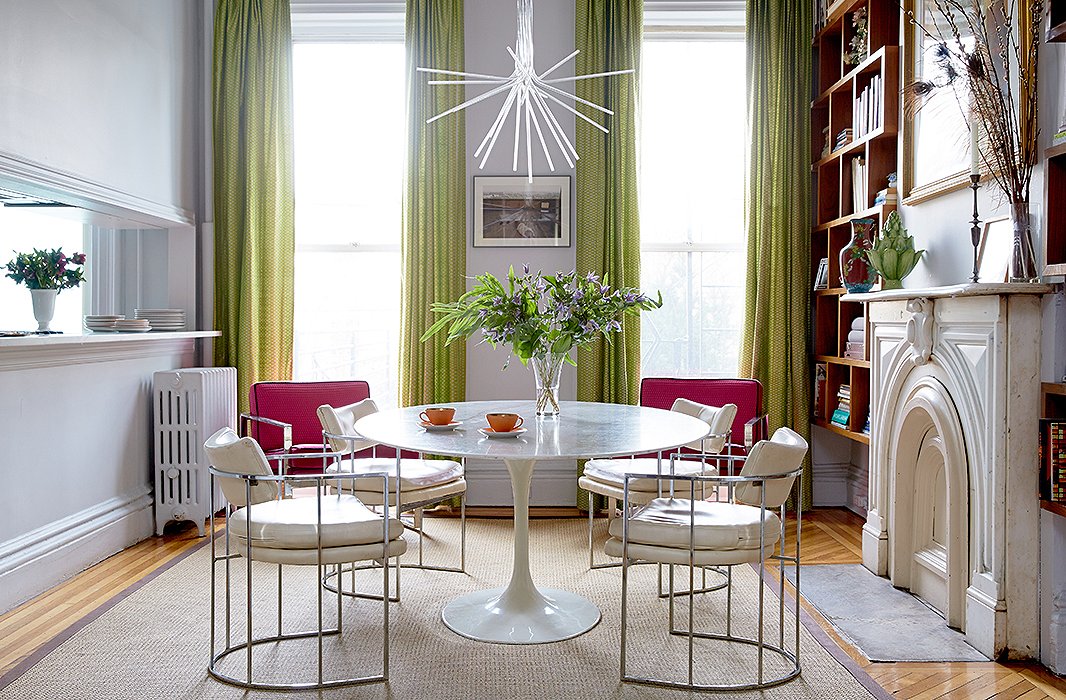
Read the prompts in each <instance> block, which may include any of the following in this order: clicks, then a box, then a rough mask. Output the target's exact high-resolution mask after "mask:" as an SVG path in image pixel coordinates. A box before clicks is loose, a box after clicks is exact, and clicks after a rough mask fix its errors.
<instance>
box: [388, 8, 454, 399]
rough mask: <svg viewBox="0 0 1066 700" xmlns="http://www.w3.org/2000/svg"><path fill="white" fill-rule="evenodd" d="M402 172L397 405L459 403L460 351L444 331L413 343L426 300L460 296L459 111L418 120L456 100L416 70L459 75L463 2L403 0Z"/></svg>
mask: <svg viewBox="0 0 1066 700" xmlns="http://www.w3.org/2000/svg"><path fill="white" fill-rule="evenodd" d="M406 45H407V169H406V175H405V183H404V203H403V237H402V242H401V258H402V265H401V267H402V276H401V287H402V292H401V303H400V404H401V405H403V406H412V405H416V404H423V403H439V402H451V401H462V400H463V399H464V398H465V396H466V346H465V344H463V343H453V344H452V345H450V346H448V347H445V345H444V340H445V334H443V333H440V334H437V335H436V336H434V337H433V338H432V339H430V340H428V341H426V342H424V343H423V342H420V341H419V338H420V337H421V336H422V334H423V333H424V332H425V331H426V329H428V328H429V326H430V325H432V323H433V320H434V318H433V314H432V313H430V306H431V304H433V302H437V301H442V302H448V301H455V300H456V299H458V298H459V297H460V296H461V295H462V294H463V293H464V292H465V291H466V278H465V275H466V125H465V121H464V119H463V113H462V112H459V113H457V114H451V115H448V116H447V117H444V118H443V119H439V120H437V121H435V122H433V123H432V124H426V119H428V118H429V117H432V116H434V115H436V114H439V113H441V112H443V111H445V110H447V109H449V108H451V107H454V106H455V105H457V104H459V103H461V102H462V101H463V99H464V91H463V88H462V87H458V86H444V85H427V84H426V82H427V81H428V80H429V77H428V76H427V75H426V74H425V73H418V72H417V71H416V70H415V69H416V68H418V67H419V66H424V67H430V68H443V69H446V70H457V71H461V70H463V0H407V30H406Z"/></svg>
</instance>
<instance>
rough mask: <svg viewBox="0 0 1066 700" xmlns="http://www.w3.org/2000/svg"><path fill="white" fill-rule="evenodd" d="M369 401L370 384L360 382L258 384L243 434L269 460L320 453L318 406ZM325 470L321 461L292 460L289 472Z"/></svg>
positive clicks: (250, 393)
mask: <svg viewBox="0 0 1066 700" xmlns="http://www.w3.org/2000/svg"><path fill="white" fill-rule="evenodd" d="M367 398H370V385H369V384H368V383H366V382H364V381H361V380H347V381H337V382H256V383H255V384H253V385H252V386H251V388H250V389H249V390H248V407H249V410H248V413H245V414H241V421H240V429H241V435H247V436H250V437H252V438H253V439H254V440H255V441H256V442H258V443H259V444H260V446H262V448H263V452H265V453H266V455H267V457H268V458H269V457H270V456H271V455H277V454H284V453H288V454H292V453H300V452H315V453H321V452H322V425H321V424H320V423H319V421H318V414H317V413H316V411H317V410H318V407H319V406H321V405H322V404H330V405H331V406H344V405H347V404H351V403H355V402H357V401H362V400H363V399H367ZM393 454H394V455H395V452H394V453H393ZM379 456H386V454H385V451H384V450H379ZM276 463H277V462H275V461H272V462H271V464H276ZM275 468H276V467H275ZM323 468H324V465H323V464H322V460H320V459H307V460H290V463H289V465H288V473H289V474H307V473H321V472H322V470H323Z"/></svg>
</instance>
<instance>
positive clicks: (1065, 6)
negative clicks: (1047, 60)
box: [1047, 0, 1066, 43]
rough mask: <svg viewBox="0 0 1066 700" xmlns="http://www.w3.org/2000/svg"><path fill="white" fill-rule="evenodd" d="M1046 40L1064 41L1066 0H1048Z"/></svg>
mask: <svg viewBox="0 0 1066 700" xmlns="http://www.w3.org/2000/svg"><path fill="white" fill-rule="evenodd" d="M1047 5H1048V28H1047V41H1048V42H1049V43H1051V42H1062V41H1066V0H1048V3H1047Z"/></svg>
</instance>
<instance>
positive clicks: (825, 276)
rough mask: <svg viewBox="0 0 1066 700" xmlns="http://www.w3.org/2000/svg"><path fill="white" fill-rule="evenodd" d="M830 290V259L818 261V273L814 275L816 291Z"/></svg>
mask: <svg viewBox="0 0 1066 700" xmlns="http://www.w3.org/2000/svg"><path fill="white" fill-rule="evenodd" d="M828 288H829V258H822V259H821V260H819V261H818V272H816V273H815V275H814V290H815V291H818V290H819V289H828Z"/></svg>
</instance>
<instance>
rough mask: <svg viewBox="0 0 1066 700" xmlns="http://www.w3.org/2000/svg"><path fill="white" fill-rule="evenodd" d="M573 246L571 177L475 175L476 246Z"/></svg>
mask: <svg viewBox="0 0 1066 700" xmlns="http://www.w3.org/2000/svg"><path fill="white" fill-rule="evenodd" d="M569 245H570V177H569V176H566V175H564V176H558V177H534V178H533V182H530V181H529V179H528V178H526V177H509V176H507V177H481V176H476V177H474V247H477V248H484V247H498V248H508V247H518V248H530V247H549V248H566V247H568V246H569Z"/></svg>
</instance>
